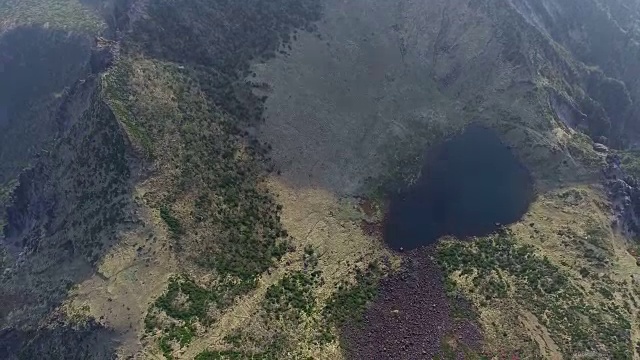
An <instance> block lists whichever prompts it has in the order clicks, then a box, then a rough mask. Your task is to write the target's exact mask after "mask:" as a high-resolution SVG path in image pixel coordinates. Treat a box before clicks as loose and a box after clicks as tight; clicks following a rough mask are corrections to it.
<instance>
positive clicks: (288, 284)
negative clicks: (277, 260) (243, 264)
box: [262, 270, 320, 321]
mask: <svg viewBox="0 0 640 360" xmlns="http://www.w3.org/2000/svg"><path fill="white" fill-rule="evenodd" d="M319 280H320V271H317V270H314V271H295V272H293V273H291V274H287V275H285V276H284V278H282V279H281V280H280V281H278V282H277V283H276V284H273V285H271V286H270V287H269V288H268V289H267V293H266V295H265V300H264V302H263V304H262V308H263V309H264V311H265V314H266V317H267V321H269V319H272V318H275V319H278V320H282V319H283V318H285V317H287V318H288V317H292V318H294V319H300V317H301V316H302V315H307V316H309V315H311V313H312V312H313V310H314V307H315V306H316V299H315V296H314V294H313V290H314V287H315V286H316V284H317V283H318V282H319Z"/></svg>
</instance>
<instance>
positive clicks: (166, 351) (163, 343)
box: [158, 324, 195, 360]
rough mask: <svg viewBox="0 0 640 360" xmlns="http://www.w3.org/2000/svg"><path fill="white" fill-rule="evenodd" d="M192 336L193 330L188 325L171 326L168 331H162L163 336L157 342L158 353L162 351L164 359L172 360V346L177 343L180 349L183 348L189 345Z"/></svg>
mask: <svg viewBox="0 0 640 360" xmlns="http://www.w3.org/2000/svg"><path fill="white" fill-rule="evenodd" d="M194 335H195V329H194V328H193V326H192V325H190V324H187V325H183V326H178V325H175V324H171V326H169V328H168V329H165V330H164V334H163V335H162V336H161V337H160V340H159V342H158V343H159V346H160V351H162V354H163V355H164V357H165V358H167V359H169V360H172V359H173V354H172V351H173V346H172V344H173V343H177V344H178V345H179V346H180V348H182V347H185V346H187V345H189V344H190V343H191V341H192V340H193V337H194Z"/></svg>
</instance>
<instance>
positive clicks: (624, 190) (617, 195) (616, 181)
mask: <svg viewBox="0 0 640 360" xmlns="http://www.w3.org/2000/svg"><path fill="white" fill-rule="evenodd" d="M604 179H605V180H604V184H605V187H606V189H607V191H608V194H609V199H610V201H611V205H612V207H613V211H614V218H613V219H612V225H613V227H614V228H615V229H617V230H618V231H621V232H622V233H623V234H625V235H627V236H628V237H629V238H632V239H637V237H638V236H639V235H640V218H639V217H638V215H640V186H639V183H638V180H637V179H636V178H635V177H634V176H632V175H629V174H627V173H625V171H624V170H623V169H622V167H621V162H620V157H619V156H618V155H616V154H611V155H608V156H607V166H606V168H605V169H604Z"/></svg>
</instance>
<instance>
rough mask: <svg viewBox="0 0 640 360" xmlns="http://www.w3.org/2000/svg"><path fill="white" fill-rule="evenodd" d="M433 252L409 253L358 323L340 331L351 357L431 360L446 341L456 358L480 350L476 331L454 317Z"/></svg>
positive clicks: (478, 333)
mask: <svg viewBox="0 0 640 360" xmlns="http://www.w3.org/2000/svg"><path fill="white" fill-rule="evenodd" d="M431 252H432V250H431V249H428V248H426V249H425V248H422V249H416V250H413V251H410V252H407V253H406V254H405V255H406V257H405V264H406V266H405V269H404V270H403V271H401V272H400V273H398V274H395V275H393V276H391V277H389V278H386V279H384V280H383V281H382V283H381V284H380V290H379V294H378V297H377V299H376V300H375V301H374V303H373V304H372V305H371V306H370V307H369V308H368V309H367V311H366V312H365V314H364V316H363V319H362V322H361V323H352V324H349V325H347V326H346V327H345V328H344V329H343V337H344V343H345V345H346V351H347V355H348V356H347V358H349V359H363V360H364V359H366V360H369V359H433V358H434V357H435V356H437V355H440V354H442V353H443V351H442V350H443V347H444V342H445V341H446V342H447V343H448V344H450V345H452V346H451V347H452V348H455V349H457V350H454V352H456V353H458V355H459V356H460V355H461V354H462V353H463V350H464V349H473V350H476V351H477V350H478V349H479V347H480V343H481V341H482V335H481V333H480V329H479V328H478V327H477V325H475V324H474V323H472V322H471V321H470V320H466V319H464V320H463V319H454V316H453V306H464V305H463V304H451V302H450V299H449V298H448V297H447V295H446V293H445V289H444V284H443V281H442V273H441V272H440V270H439V268H438V266H437V265H436V264H435V263H434V261H433V260H432V259H431V257H430V256H431Z"/></svg>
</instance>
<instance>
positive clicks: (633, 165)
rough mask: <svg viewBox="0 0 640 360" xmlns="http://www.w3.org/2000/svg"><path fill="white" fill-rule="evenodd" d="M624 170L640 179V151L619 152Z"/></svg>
mask: <svg viewBox="0 0 640 360" xmlns="http://www.w3.org/2000/svg"><path fill="white" fill-rule="evenodd" d="M619 155H620V164H621V166H622V169H623V170H624V171H625V172H626V173H627V174H629V175H632V176H634V177H635V178H636V179H640V151H637V150H635V151H634V150H628V151H622V152H619Z"/></svg>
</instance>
